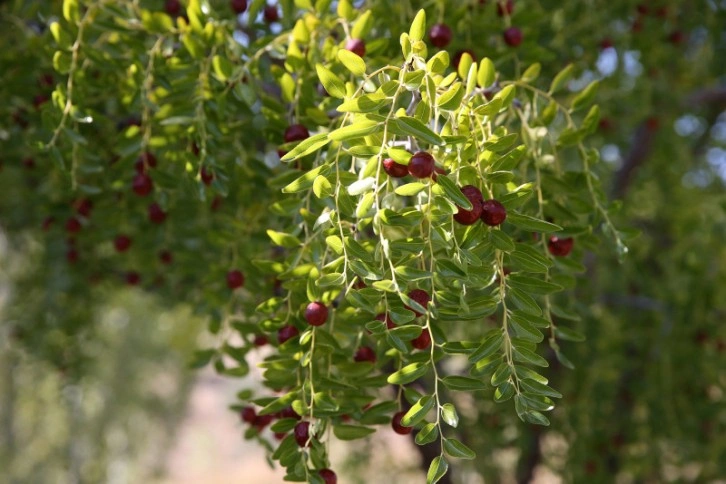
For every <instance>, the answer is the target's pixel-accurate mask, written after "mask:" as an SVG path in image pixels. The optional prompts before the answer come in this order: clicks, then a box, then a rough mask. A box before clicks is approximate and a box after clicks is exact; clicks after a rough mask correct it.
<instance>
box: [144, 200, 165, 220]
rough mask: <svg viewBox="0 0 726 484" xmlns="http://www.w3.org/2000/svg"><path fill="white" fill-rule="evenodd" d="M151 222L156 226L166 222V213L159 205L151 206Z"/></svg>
mask: <svg viewBox="0 0 726 484" xmlns="http://www.w3.org/2000/svg"><path fill="white" fill-rule="evenodd" d="M148 211H149V220H150V221H152V222H153V223H155V224H161V223H163V222H164V220H166V212H165V211H163V210H162V209H161V207H160V206H159V204H158V203H156V202H154V203H152V204H151V205H149V210H148Z"/></svg>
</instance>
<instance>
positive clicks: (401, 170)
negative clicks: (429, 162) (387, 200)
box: [383, 158, 408, 178]
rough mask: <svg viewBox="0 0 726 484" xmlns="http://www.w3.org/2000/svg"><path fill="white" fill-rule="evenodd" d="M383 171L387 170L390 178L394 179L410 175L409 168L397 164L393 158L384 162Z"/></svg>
mask: <svg viewBox="0 0 726 484" xmlns="http://www.w3.org/2000/svg"><path fill="white" fill-rule="evenodd" d="M383 169H384V170H386V173H388V176H392V177H393V178H403V177H404V176H406V175H408V167H407V166H406V165H402V164H400V163H396V162H395V161H393V160H392V159H391V158H386V159H385V160H383Z"/></svg>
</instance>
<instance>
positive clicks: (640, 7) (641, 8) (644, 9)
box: [635, 3, 649, 15]
mask: <svg viewBox="0 0 726 484" xmlns="http://www.w3.org/2000/svg"><path fill="white" fill-rule="evenodd" d="M635 10H637V11H638V13H639V14H640V15H648V10H649V9H648V6H647V5H645V4H644V3H641V4H639V5H637V6H636V7H635Z"/></svg>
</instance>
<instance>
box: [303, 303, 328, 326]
mask: <svg viewBox="0 0 726 484" xmlns="http://www.w3.org/2000/svg"><path fill="white" fill-rule="evenodd" d="M327 320H328V307H327V306H326V305H325V304H323V303H321V302H319V301H315V302H311V303H310V304H308V306H307V307H306V308H305V321H307V322H308V324H309V325H310V326H321V325H323V324H325V321H327Z"/></svg>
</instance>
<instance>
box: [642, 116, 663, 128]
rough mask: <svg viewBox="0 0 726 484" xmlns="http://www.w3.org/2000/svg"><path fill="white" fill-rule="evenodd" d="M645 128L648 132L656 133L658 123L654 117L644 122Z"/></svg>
mask: <svg viewBox="0 0 726 484" xmlns="http://www.w3.org/2000/svg"><path fill="white" fill-rule="evenodd" d="M645 126H646V127H647V128H648V131H658V128H659V127H660V121H658V118H656V117H655V116H651V117H649V118H648V119H646V120H645Z"/></svg>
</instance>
